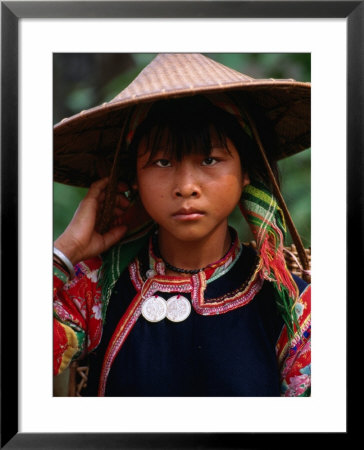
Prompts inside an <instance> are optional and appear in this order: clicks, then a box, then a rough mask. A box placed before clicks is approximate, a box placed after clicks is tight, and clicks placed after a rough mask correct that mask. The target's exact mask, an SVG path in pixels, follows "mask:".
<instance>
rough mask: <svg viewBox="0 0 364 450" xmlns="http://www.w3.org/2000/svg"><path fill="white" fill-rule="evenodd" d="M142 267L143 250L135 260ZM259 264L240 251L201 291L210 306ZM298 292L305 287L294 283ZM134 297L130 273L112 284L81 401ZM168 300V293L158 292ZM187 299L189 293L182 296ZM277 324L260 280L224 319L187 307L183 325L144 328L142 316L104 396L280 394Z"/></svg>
mask: <svg viewBox="0 0 364 450" xmlns="http://www.w3.org/2000/svg"><path fill="white" fill-rule="evenodd" d="M139 260H140V262H141V267H142V270H145V271H146V270H147V269H148V264H147V263H148V251H147V249H145V251H143V252H142V254H141V255H140V256H139ZM256 265H257V256H256V253H255V251H254V250H253V249H252V248H251V247H248V246H243V251H242V253H241V255H240V257H239V258H238V260H237V261H236V263H235V264H234V265H233V266H232V268H231V269H230V270H229V271H228V272H227V273H225V274H224V275H222V276H221V277H220V278H218V279H216V280H215V281H212V282H211V283H209V284H208V285H207V288H206V291H205V299H208V300H209V301H213V299H214V298H216V297H220V296H221V295H224V294H226V293H229V292H233V291H235V290H236V289H239V288H240V287H241V286H242V285H244V284H245V283H248V282H249V280H250V278H251V276H252V273H253V272H254V269H255V267H256ZM294 278H295V281H296V282H297V284H298V287H299V290H300V291H302V289H303V288H304V287H305V286H306V283H305V282H304V281H302V280H301V279H300V278H298V277H294ZM135 295H136V291H135V288H134V287H133V284H132V282H131V280H130V276H129V272H128V270H125V271H124V272H123V273H122V275H121V276H120V278H119V280H118V282H117V283H116V285H115V288H114V291H113V294H112V296H111V299H110V303H109V306H108V310H107V315H106V320H105V324H104V330H103V336H102V339H101V343H100V345H99V347H98V348H97V349H96V351H95V352H93V353H92V354H90V355H89V361H88V363H89V366H90V372H89V380H88V385H87V388H86V392H85V394H83V395H86V396H96V395H97V389H98V382H99V376H100V372H101V367H102V362H103V356H104V354H105V351H106V349H107V346H108V344H109V342H110V339H111V336H112V334H113V333H114V331H115V328H116V326H117V324H118V322H119V321H120V318H121V317H122V315H123V314H124V313H125V311H126V310H127V308H128V306H129V304H130V302H131V301H132V299H133V298H134V296H135ZM157 295H161V296H162V297H164V298H165V299H166V300H167V299H168V298H169V297H171V296H172V295H174V294H173V293H172V294H166V293H160V294H158V293H157ZM183 295H184V296H185V297H187V298H189V299H190V296H189V294H183ZM282 327H283V320H282V318H281V316H280V314H279V313H278V310H277V307H276V304H275V295H274V289H273V285H272V283H269V282H264V284H263V287H262V288H261V290H260V291H259V292H258V293H257V294H256V295H255V297H254V298H253V300H251V301H250V302H249V303H248V304H246V305H244V306H241V307H239V308H237V309H234V310H231V311H229V312H226V313H224V314H219V315H212V316H211V315H210V316H204V315H201V314H198V313H197V312H196V311H195V310H194V309H193V307H192V311H191V314H190V316H189V317H188V318H187V319H186V320H184V321H183V322H179V323H174V322H171V321H169V320H168V319H164V320H162V321H160V322H157V323H150V322H148V321H147V320H145V319H144V318H143V316H140V317H139V319H138V320H137V322H136V324H135V325H134V327H133V328H132V330H131V332H130V334H129V336H128V337H127V339H126V341H125V343H124V344H123V346H122V348H121V350H120V351H119V353H118V355H117V356H116V358H115V360H114V362H113V364H112V367H111V370H110V373H109V376H108V379H107V384H106V391H105V395H106V396H114V397H116V396H123V397H124V396H127V397H136V396H144V397H148V396H159V397H163V396H178V397H180V396H193V397H195V396H244V397H252V396H254V397H261V396H265V397H272V396H279V395H280V380H279V369H278V365H277V359H276V353H275V344H276V342H277V340H278V337H279V334H280V332H281V330H282Z"/></svg>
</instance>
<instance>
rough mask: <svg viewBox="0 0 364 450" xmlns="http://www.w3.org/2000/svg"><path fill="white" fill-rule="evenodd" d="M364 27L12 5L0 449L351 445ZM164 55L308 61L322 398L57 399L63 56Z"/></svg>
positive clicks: (321, 6)
mask: <svg viewBox="0 0 364 450" xmlns="http://www.w3.org/2000/svg"><path fill="white" fill-rule="evenodd" d="M363 28H364V6H363V2H362V1H357V2H346V1H342V2H335V1H323V2H319V1H317V2H316V1H313V2H304V1H292V2H290V1H285V2H275V1H253V2H245V1H231V2H229V1H228V2H222V1H213V0H212V1H208V2H205V1H203V2H199V1H161V2H154V1H132V2H128V1H110V2H98V1H92V2H88V1H85V2H77V1H68V2H62V1H55V2H42V1H41V2H32V1H27V2H18V1H11V2H1V46H2V50H1V55H2V59H1V65H2V67H1V74H2V75H1V77H2V89H1V97H2V98H1V101H2V114H1V130H2V141H1V142H2V164H1V171H2V172H1V187H2V197H1V206H2V222H1V230H2V234H1V236H2V240H1V254H2V259H1V262H2V264H1V293H2V295H1V330H2V333H1V362H2V364H1V389H2V392H1V447H2V448H3V447H4V448H55V449H56V448H59V449H63V448H71V449H72V448H75V449H76V448H77V449H78V448H90V449H91V448H148V447H153V446H154V447H156V448H164V447H170V448H251V447H262V445H263V444H264V443H265V445H267V444H268V442H274V441H276V440H277V442H278V441H279V440H281V439H282V434H285V433H293V434H294V435H295V438H296V439H300V442H307V443H309V439H310V436H309V435H310V434H312V433H314V434H315V439H318V440H320V439H321V438H322V439H325V442H327V439H328V435H332V436H333V437H335V439H336V441H337V442H342V443H344V442H345V443H346V442H348V439H349V438H350V434H349V423H348V418H349V416H348V406H347V399H348V395H349V392H348V387H347V382H346V379H347V370H348V359H347V344H348V338H349V336H348V330H347V328H346V327H347V313H348V311H347V303H348V299H349V296H353V293H352V292H351V291H352V289H353V286H355V285H356V283H354V280H357V279H358V276H359V271H360V272H361V269H363V265H362V263H361V262H359V263H358V262H357V260H358V258H357V256H356V254H357V252H358V251H359V252H361V254H362V250H363V204H362V203H361V202H362V198H363V183H362V173H363V169H364V167H363V152H362V147H363V143H364V138H363V126H362V124H363V119H364V111H363V100H362V99H363V90H364V86H363V79H364V77H363V67H364V62H363V41H364V29H363ZM159 52H163V53H164V52H166V53H169V52H199V53H204V54H208V53H216V54H222V53H231V54H238V53H254V54H259V53H264V54H269V53H271V54H278V53H281V54H283V53H297V54H311V75H312V80H311V81H312V99H313V102H312V154H311V156H312V188H311V196H312V249H313V251H312V255H313V261H314V263H313V267H312V272H313V280H315V281H314V283H313V308H312V310H313V318H314V319H313V323H314V327H313V390H312V395H311V397H308V398H302V399H293V398H292V399H285V398H275V399H269V398H219V399H216V398H203V399H202V398H189V397H186V398H182V399H181V398H168V399H161V398H158V397H156V398H153V397H151V398H148V399H146V398H132V397H131V398H126V399H124V398H108V399H106V398H105V399H98V398H96V399H95V398H70V397H55V396H53V383H52V381H53V380H52V367H51V365H52V364H51V361H52V358H51V356H52V334H51V331H52V323H51V320H50V317H51V314H52V310H51V302H50V296H51V292H52V276H51V275H52V270H51V254H52V248H53V211H52V209H53V170H52V168H53V159H52V157H53V155H52V148H53V147H52V134H53V124H54V120H53V102H55V101H56V98H55V97H54V90H53V83H54V72H53V69H54V66H53V64H54V58H53V56H54V55H55V54H57V55H59V54H71V53H79V54H91V53H98V54H103V53H125V54H148V53H153V54H155V53H159ZM77 70H78V67H77V64H76V66H75V68H74V71H75V72H77ZM68 76H72V71H69V73H68ZM81 102H82V101H81ZM359 261H360V258H359ZM328 336H332V337H331V338H328ZM334 369H335V370H334ZM333 372H334V373H335V376H333V375H332V373H333ZM265 441H267V442H265Z"/></svg>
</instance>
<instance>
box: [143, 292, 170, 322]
mask: <svg viewBox="0 0 364 450" xmlns="http://www.w3.org/2000/svg"><path fill="white" fill-rule="evenodd" d="M166 313H167V302H166V301H165V300H164V298H163V297H159V296H158V295H153V296H152V297H149V298H147V299H146V300H145V301H144V303H143V306H142V316H143V317H144V318H145V319H146V320H148V322H160V321H161V320H163V319H164V318H165V317H166Z"/></svg>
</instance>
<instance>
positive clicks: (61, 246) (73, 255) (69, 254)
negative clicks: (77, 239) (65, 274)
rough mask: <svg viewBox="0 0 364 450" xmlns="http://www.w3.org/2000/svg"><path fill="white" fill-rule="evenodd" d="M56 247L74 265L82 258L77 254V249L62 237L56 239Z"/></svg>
mask: <svg viewBox="0 0 364 450" xmlns="http://www.w3.org/2000/svg"><path fill="white" fill-rule="evenodd" d="M53 245H54V248H56V249H58V250H59V251H60V252H62V254H63V255H64V256H65V257H66V258H67V259H68V260H69V261H70V262H71V264H72V266H74V265H76V264H77V263H78V262H80V260H81V259H80V258H79V257H78V256H77V253H78V252H77V250H76V249H75V248H72V246H70V245H69V244H68V245H67V244H66V243H64V242H63V240H62V239H61V238H58V239H56V240H55V241H54V244H53Z"/></svg>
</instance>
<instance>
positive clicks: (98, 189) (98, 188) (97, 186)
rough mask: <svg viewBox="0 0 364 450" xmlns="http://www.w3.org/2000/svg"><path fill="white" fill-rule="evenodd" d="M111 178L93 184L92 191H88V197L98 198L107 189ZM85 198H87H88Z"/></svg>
mask: <svg viewBox="0 0 364 450" xmlns="http://www.w3.org/2000/svg"><path fill="white" fill-rule="evenodd" d="M108 181H109V178H108V177H106V178H101V180H97V181H95V182H94V183H92V184H91V186H90V189H89V190H88V192H87V194H86V197H88V198H98V197H99V196H100V194H101V193H102V192H103V190H104V189H105V188H106V186H107V183H108ZM86 197H85V198H86Z"/></svg>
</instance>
